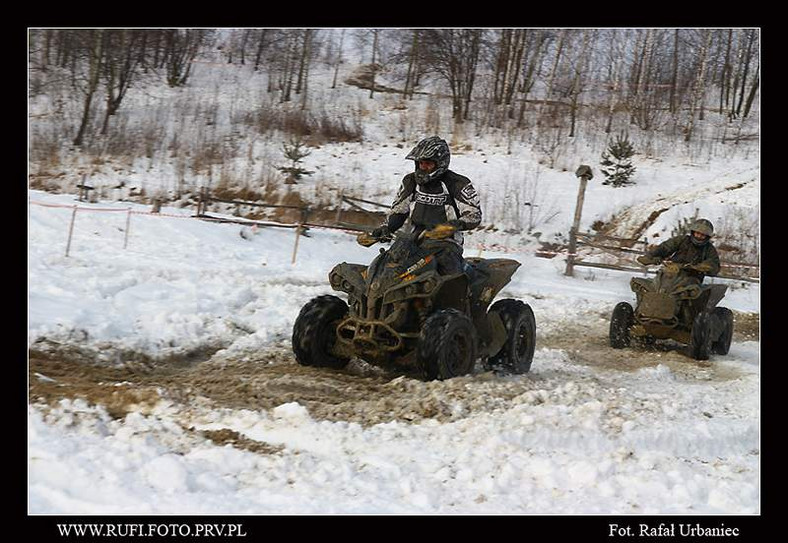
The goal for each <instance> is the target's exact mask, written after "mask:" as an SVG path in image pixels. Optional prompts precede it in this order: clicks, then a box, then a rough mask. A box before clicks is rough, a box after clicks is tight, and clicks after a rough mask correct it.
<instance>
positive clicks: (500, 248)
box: [29, 200, 760, 269]
mask: <svg viewBox="0 0 788 543" xmlns="http://www.w3.org/2000/svg"><path fill="white" fill-rule="evenodd" d="M29 203H30V204H32V205H37V206H41V207H49V208H61V209H71V210H73V209H76V210H77V211H96V212H113V211H115V212H123V213H131V214H132V215H147V216H153V217H167V218H171V219H200V217H197V216H195V215H175V214H172V213H154V212H153V211H135V210H133V209H131V208H125V209H118V208H109V207H104V208H102V207H86V206H79V205H77V204H74V205H68V204H51V203H46V202H37V201H34V200H30V201H29ZM214 220H220V219H214ZM237 223H238V224H243V223H242V222H241V221H238V222H237ZM277 224H284V223H275V222H271V223H262V224H258V223H256V222H252V221H250V222H249V223H248V225H249V226H252V227H253V228H257V227H258V226H269V225H270V226H276V225H277ZM289 226H293V227H295V226H298V225H289ZM305 226H308V227H309V228H325V229H331V230H340V231H343V232H348V233H355V231H354V230H349V229H345V228H338V227H327V226H326V227H324V226H320V225H315V224H308V225H305ZM466 248H467V249H471V250H477V251H487V252H497V253H509V254H538V255H553V256H574V257H580V256H583V254H581V253H570V252H568V251H548V250H544V249H535V250H529V251H525V250H522V249H513V248H511V247H504V246H502V245H497V244H493V245H487V244H485V243H479V244H473V245H470V244H469V245H466ZM721 264H722V266H723V267H728V268H755V269H757V268H760V266H759V265H757V264H745V263H736V262H722V263H721Z"/></svg>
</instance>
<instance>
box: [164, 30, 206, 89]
mask: <svg viewBox="0 0 788 543" xmlns="http://www.w3.org/2000/svg"><path fill="white" fill-rule="evenodd" d="M206 36H207V32H206V31H205V30H202V29H189V28H187V29H168V30H165V34H164V42H165V62H166V67H167V84H168V85H169V86H170V87H181V86H183V85H185V84H186V81H187V80H188V79H189V75H190V74H191V69H192V61H194V58H195V57H196V56H197V53H198V52H199V51H200V48H201V47H202V45H203V41H204V40H205V38H206Z"/></svg>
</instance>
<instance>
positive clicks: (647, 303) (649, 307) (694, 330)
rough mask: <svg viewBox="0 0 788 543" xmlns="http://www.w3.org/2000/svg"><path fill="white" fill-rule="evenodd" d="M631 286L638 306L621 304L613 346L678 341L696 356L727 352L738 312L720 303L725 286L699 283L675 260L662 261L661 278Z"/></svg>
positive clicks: (634, 281) (613, 321)
mask: <svg viewBox="0 0 788 543" xmlns="http://www.w3.org/2000/svg"><path fill="white" fill-rule="evenodd" d="M630 287H631V288H632V291H633V292H634V293H635V295H636V297H637V304H636V306H635V308H634V309H633V308H632V306H631V305H630V304H629V303H627V302H620V303H619V304H617V305H616V306H615V308H614V309H613V315H612V317H611V319H610V346H611V347H613V348H614V349H621V348H624V347H628V346H629V345H630V343H631V340H632V339H633V338H634V339H638V340H640V341H641V342H642V343H645V344H649V343H653V342H654V341H655V340H656V339H673V340H675V341H678V342H679V343H683V344H685V345H688V347H689V354H690V356H691V357H692V358H694V359H696V360H708V358H709V355H710V354H720V355H725V354H728V350H729V349H730V346H731V338H732V337H733V312H731V310H730V309H728V308H726V307H718V306H717V304H718V303H719V302H720V300H722V298H723V296H725V291H726V290H727V288H728V287H727V286H726V285H700V284H697V283H696V282H694V281H693V280H692V279H690V278H689V277H688V276H687V274H686V272H684V271H683V268H682V265H681V264H678V263H676V262H671V261H663V262H662V267H661V268H660V269H659V271H658V272H657V276H656V279H654V280H653V281H652V280H649V279H645V278H639V277H633V278H632V280H631V281H630Z"/></svg>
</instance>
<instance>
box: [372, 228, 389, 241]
mask: <svg viewBox="0 0 788 543" xmlns="http://www.w3.org/2000/svg"><path fill="white" fill-rule="evenodd" d="M369 235H370V236H372V237H373V238H375V239H383V238H389V237H391V231H390V230H389V227H388V225H385V224H384V225H383V226H378V227H377V228H375V229H374V230H373V231H372V232H370V233H369Z"/></svg>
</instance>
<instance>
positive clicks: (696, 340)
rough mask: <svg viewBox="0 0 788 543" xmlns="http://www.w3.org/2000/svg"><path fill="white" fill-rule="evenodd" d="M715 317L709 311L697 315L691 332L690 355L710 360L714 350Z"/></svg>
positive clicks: (697, 358) (698, 358)
mask: <svg viewBox="0 0 788 543" xmlns="http://www.w3.org/2000/svg"><path fill="white" fill-rule="evenodd" d="M712 321H713V317H712V314H711V313H709V312H708V311H701V312H700V313H698V314H697V315H695V319H694V320H693V321H692V331H691V332H690V344H689V349H690V356H691V357H692V358H694V359H695V360H708V359H709V355H710V354H711V352H712V340H713V337H712V328H713V322H712Z"/></svg>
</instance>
